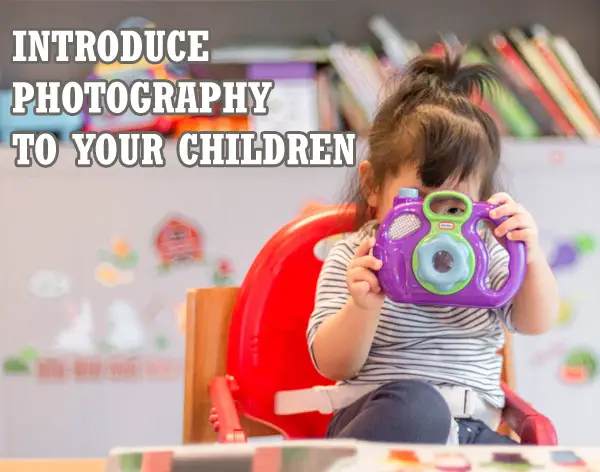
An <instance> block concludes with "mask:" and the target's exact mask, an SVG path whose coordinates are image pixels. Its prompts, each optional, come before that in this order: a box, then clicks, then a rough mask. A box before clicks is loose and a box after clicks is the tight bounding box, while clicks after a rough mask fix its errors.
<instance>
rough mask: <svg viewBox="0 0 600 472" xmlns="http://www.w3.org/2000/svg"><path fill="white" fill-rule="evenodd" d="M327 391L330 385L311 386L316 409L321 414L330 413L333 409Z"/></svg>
mask: <svg viewBox="0 0 600 472" xmlns="http://www.w3.org/2000/svg"><path fill="white" fill-rule="evenodd" d="M329 391H330V387H327V386H321V385H318V386H315V387H313V392H314V396H315V400H316V402H315V406H316V407H317V411H318V412H319V413H321V414H322V415H330V414H331V413H333V411H334V407H333V400H332V399H331V395H330V394H329Z"/></svg>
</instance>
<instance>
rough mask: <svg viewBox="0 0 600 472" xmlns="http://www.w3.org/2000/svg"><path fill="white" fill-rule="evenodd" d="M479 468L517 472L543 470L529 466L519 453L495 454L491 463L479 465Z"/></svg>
mask: <svg viewBox="0 0 600 472" xmlns="http://www.w3.org/2000/svg"><path fill="white" fill-rule="evenodd" d="M481 466H482V467H493V468H495V469H504V470H518V471H528V470H531V469H538V468H543V467H542V466H540V465H534V464H531V463H530V462H529V460H528V459H527V458H526V457H525V456H523V454H521V453H519V452H495V453H493V454H492V460H491V462H486V463H485V464H481Z"/></svg>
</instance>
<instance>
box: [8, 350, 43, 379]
mask: <svg viewBox="0 0 600 472" xmlns="http://www.w3.org/2000/svg"><path fill="white" fill-rule="evenodd" d="M37 358H38V353H37V350H36V349H34V348H32V347H24V348H23V349H21V350H20V351H19V353H18V354H17V355H16V356H10V357H7V358H6V359H4V362H3V363H2V370H3V372H4V374H5V375H29V374H31V373H32V372H33V365H34V364H35V362H36V361H37Z"/></svg>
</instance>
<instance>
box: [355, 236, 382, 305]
mask: <svg viewBox="0 0 600 472" xmlns="http://www.w3.org/2000/svg"><path fill="white" fill-rule="evenodd" d="M374 245H375V239H374V238H369V239H365V240H364V241H363V242H362V244H361V245H360V246H359V247H358V249H357V250H356V253H355V254H354V258H353V259H352V261H351V262H350V264H349V265H348V273H347V275H346V283H347V284H348V290H349V292H350V295H351V296H352V299H353V300H354V303H355V304H356V305H357V306H358V307H359V308H362V309H363V310H369V311H371V310H379V309H380V308H381V306H382V305H383V302H384V301H385V295H384V294H383V292H382V291H381V287H380V286H379V281H378V280H377V277H376V276H375V274H374V273H373V272H372V271H374V270H379V269H381V261H380V260H379V259H376V258H375V257H373V256H372V255H370V250H371V248H372V247H373V246H374Z"/></svg>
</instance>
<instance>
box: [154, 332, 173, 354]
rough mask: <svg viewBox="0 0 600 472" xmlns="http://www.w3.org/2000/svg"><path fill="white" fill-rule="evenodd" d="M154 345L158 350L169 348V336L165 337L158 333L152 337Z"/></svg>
mask: <svg viewBox="0 0 600 472" xmlns="http://www.w3.org/2000/svg"><path fill="white" fill-rule="evenodd" d="M154 347H156V349H157V350H158V351H165V350H167V349H168V348H169V338H167V337H166V336H165V335H164V334H159V335H158V336H156V337H155V338H154Z"/></svg>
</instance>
